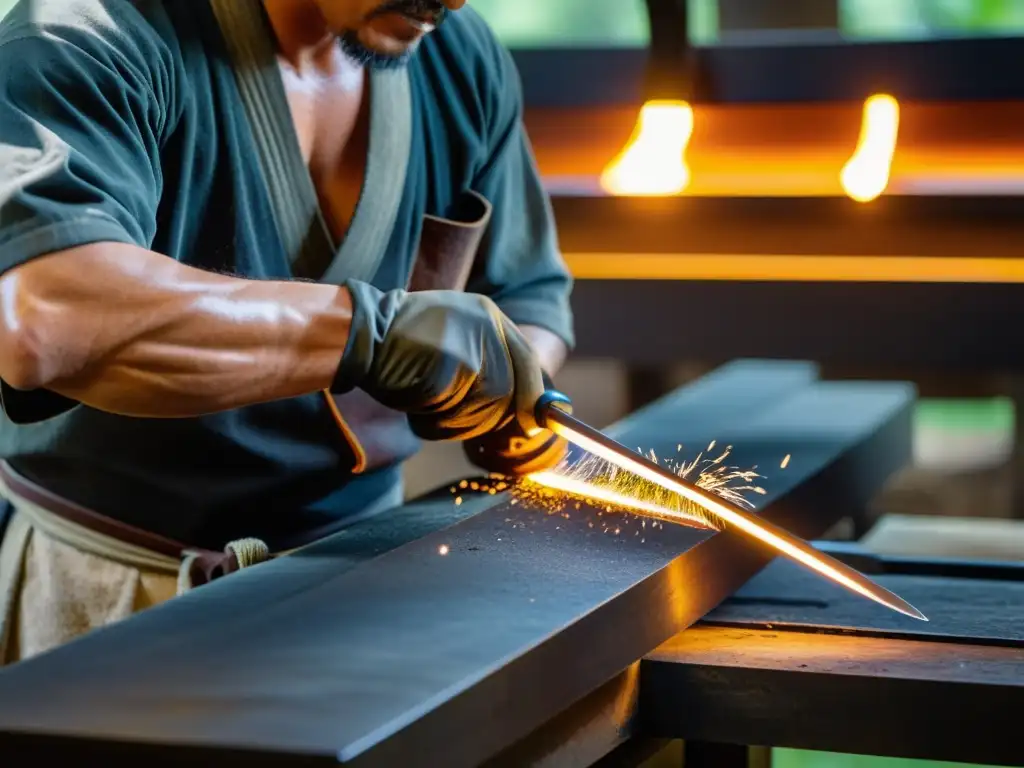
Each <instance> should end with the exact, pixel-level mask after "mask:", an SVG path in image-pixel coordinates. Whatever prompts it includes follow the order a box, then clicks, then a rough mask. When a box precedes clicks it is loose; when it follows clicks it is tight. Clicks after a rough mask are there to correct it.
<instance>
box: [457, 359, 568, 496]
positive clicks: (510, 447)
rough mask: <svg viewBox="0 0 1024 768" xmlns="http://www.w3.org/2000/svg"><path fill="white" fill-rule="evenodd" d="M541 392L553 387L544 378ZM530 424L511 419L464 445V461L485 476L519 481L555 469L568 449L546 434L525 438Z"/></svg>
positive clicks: (536, 432)
mask: <svg viewBox="0 0 1024 768" xmlns="http://www.w3.org/2000/svg"><path fill="white" fill-rule="evenodd" d="M543 381H544V389H551V388H553V386H554V384H553V383H552V382H551V380H550V379H549V378H548V376H547V375H545V376H544V379H543ZM530 426H532V420H531V422H530V424H524V423H523V421H522V420H521V419H514V420H513V421H510V422H509V423H508V424H506V425H505V426H504V427H502V428H501V429H498V430H496V431H494V432H488V433H487V434H486V435H481V436H480V437H477V438H474V439H472V440H467V441H466V442H465V443H463V449H464V450H465V452H466V458H468V459H469V460H470V462H472V463H473V464H474V465H475V466H477V467H479V468H480V469H483V470H486V471H488V472H495V473H497V474H501V475H506V476H509V477H521V476H523V475H529V474H531V473H533V472H543V471H544V470H548V469H554V467H556V466H557V465H558V463H559V462H561V460H562V459H563V458H565V455H566V453H567V452H568V448H569V445H568V443H567V442H566V441H565V439H564V438H561V437H559V436H558V435H556V434H555V433H554V432H550V431H548V430H546V429H545V430H541V431H539V432H538V431H534V434H533V436H532V437H531V436H530V435H529V434H528V431H527V430H528V428H529V427H530Z"/></svg>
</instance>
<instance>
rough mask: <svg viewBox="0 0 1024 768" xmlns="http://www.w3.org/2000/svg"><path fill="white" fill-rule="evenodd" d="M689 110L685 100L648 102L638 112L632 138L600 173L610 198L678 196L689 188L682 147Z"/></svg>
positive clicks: (688, 134)
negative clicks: (621, 196)
mask: <svg viewBox="0 0 1024 768" xmlns="http://www.w3.org/2000/svg"><path fill="white" fill-rule="evenodd" d="M692 135H693V107H691V106H690V104H689V103H687V102H685V101H661V100H659V101H650V102H648V103H647V104H645V105H644V106H643V107H642V108H641V109H640V117H639V119H638V120H637V124H636V128H635V129H634V131H633V136H632V138H630V140H629V142H628V143H627V144H626V147H625V148H624V149H623V150H622V152H620V153H619V155H618V157H616V158H615V159H614V160H613V161H612V162H611V163H609V165H608V167H607V168H605V170H604V173H603V174H601V188H602V189H604V191H605V192H607V193H608V194H611V195H635V196H651V195H678V194H680V193H682V192H683V191H684V190H685V189H686V188H687V187H688V186H689V185H690V169H689V167H687V165H686V148H687V147H688V146H689V144H690V137H691V136H692Z"/></svg>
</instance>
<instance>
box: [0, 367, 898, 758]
mask: <svg viewBox="0 0 1024 768" xmlns="http://www.w3.org/2000/svg"><path fill="white" fill-rule="evenodd" d="M813 376H814V369H813V367H812V366H807V365H799V364H796V365H786V364H772V363H764V362H760V363H759V362H748V363H743V364H738V365H734V366H729V367H727V368H725V369H723V370H720V371H718V372H716V373H715V374H712V375H711V376H708V377H705V378H704V379H702V380H701V381H698V382H696V383H695V384H694V385H692V386H690V387H687V388H686V389H684V390H682V391H680V392H678V393H676V394H674V395H672V396H671V397H668V398H665V399H664V400H662V401H661V402H660V403H657V404H654V405H652V406H651V407H649V408H647V409H643V410H642V411H640V412H639V413H637V414H635V415H634V416H633V417H631V418H630V419H627V420H625V421H624V422H622V423H621V424H620V425H619V427H618V429H617V430H615V434H616V436H617V437H618V438H619V439H620V440H622V441H625V442H626V444H627V445H628V444H632V443H642V444H644V446H645V447H652V448H655V449H657V450H661V451H663V452H664V451H665V449H667V448H668V447H669V446H672V447H674V446H675V444H676V443H677V442H680V441H682V442H684V443H685V444H686V445H687V450H688V451H689V450H694V449H696V448H698V447H703V446H704V445H706V444H707V442H709V441H710V440H712V439H719V440H722V441H728V442H730V443H732V444H733V445H735V452H734V457H735V460H736V461H737V463H739V464H741V465H743V464H750V463H757V464H759V465H761V466H763V467H764V468H765V470H766V474H768V475H769V477H768V478H767V479H766V480H765V487H766V490H767V495H766V496H765V497H763V502H764V504H763V510H762V511H763V513H764V514H765V516H766V517H768V518H769V519H771V520H773V522H775V523H777V524H780V525H783V526H785V527H787V528H789V529H790V530H793V531H794V532H795V533H797V534H798V535H801V536H804V537H808V536H814V535H817V533H818V532H820V531H821V530H823V529H824V528H826V527H827V526H828V525H829V524H830V523H831V522H832V521H833V520H834V519H836V518H838V517H840V516H842V515H844V514H847V513H848V512H849V509H850V508H853V507H857V506H859V505H862V504H863V503H864V502H865V501H866V499H867V497H868V496H870V495H871V494H873V493H874V492H875V491H876V490H877V489H878V488H879V486H880V485H881V483H882V482H883V481H884V480H885V478H886V477H888V475H889V474H890V473H891V472H892V471H894V470H895V469H896V468H898V467H899V466H901V465H902V464H903V463H904V462H905V461H906V460H907V459H908V457H909V449H910V420H909V415H910V405H911V402H912V400H913V392H912V390H911V388H909V387H907V386H904V385H882V384H871V383H867V384H857V385H852V384H851V385H847V384H841V383H814V382H813V381H812V380H813ZM784 453H791V454H792V456H793V459H792V461H791V463H790V465H789V468H788V469H787V470H786V471H784V472H772V471H770V467H772V466H777V464H776V462H778V461H779V459H780V457H781V455H782V454H784ZM433 503H437V502H436V501H435V502H433ZM480 503H481V504H483V505H484V508H483V509H482V511H480V512H479V513H478V514H476V515H475V516H473V517H470V518H468V519H464V520H462V521H461V522H457V523H455V524H454V525H452V526H450V527H447V528H444V529H443V530H436V529H435V532H433V533H429V534H427V535H425V536H422V537H421V538H417V539H416V540H414V541H410V542H409V543H407V544H404V545H402V546H399V547H398V548H396V549H391V550H390V551H386V552H384V553H383V554H378V555H377V556H375V557H374V556H372V554H368V553H367V552H366V546H365V545H366V542H362V545H361V546H360V545H358V542H354V541H353V536H352V535H351V534H341V535H339V536H337V537H335V538H333V539H331V540H329V541H327V542H325V543H324V544H322V545H319V546H316V547H312V548H310V549H309V550H307V551H305V552H302V553H300V554H297V555H294V556H291V557H287V558H282V559H280V560H277V561H275V562H273V563H269V564H266V565H264V566H259V567H256V568H253V569H250V570H246V571H243V572H241V573H239V574H235V575H233V576H231V577H230V578H227V579H223V580H221V581H219V582H216V583H214V584H212V585H210V586H208V587H204V588H202V589H200V590H197V591H196V592H195V593H193V594H191V595H189V596H186V597H185V598H182V599H180V600H176V601H172V602H171V603H169V604H167V605H165V606H161V607H159V608H156V609H153V610H151V611H148V612H146V613H144V614H141V615H140V616H138V617H135V618H134V619H132V620H130V621H128V622H125V623H124V624H122V625H120V626H118V627H114V628H111V629H109V630H106V631H102V632H98V633H95V634H94V635H92V636H89V637H86V638H84V639H82V640H81V641H79V642H76V643H73V644H71V645H69V646H67V647H65V648H62V649H59V650H57V651H55V652H53V653H51V654H48V655H46V656H43V657H40V658H38V659H35V660H31V661H29V662H26V663H24V664H22V665H17V666H14V667H12V668H10V669H8V670H6V671H4V672H2V673H0V756H15V755H16V756H17V757H18V758H19V760H24V759H28V758H44V757H51V758H58V757H61V756H66V755H69V754H70V755H73V756H74V757H75V759H77V760H79V761H82V760H85V761H89V760H92V761H94V762H102V763H103V764H110V760H111V759H113V758H114V757H116V756H125V755H127V756H130V757H131V758H133V759H148V758H149V757H150V756H159V757H160V758H161V759H163V760H165V761H169V763H168V764H174V763H175V762H177V763H184V762H188V761H193V760H196V759H199V760H213V759H215V760H217V761H218V764H228V765H234V764H242V763H247V761H250V760H251V759H252V758H253V755H259V756H260V759H261V760H262V761H263V762H264V764H268V765H270V764H281V765H285V764H288V765H291V764H294V762H295V760H297V759H302V760H305V761H307V762H308V763H309V764H317V763H318V762H319V763H322V764H325V765H326V764H334V763H336V762H338V761H340V762H342V763H345V764H352V765H358V766H376V765H398V764H408V761H409V760H410V759H412V758H411V756H415V760H416V761H418V762H422V763H423V764H431V765H444V766H450V767H451V768H458V766H464V765H465V766H469V765H478V764H479V763H481V762H483V761H485V760H486V759H488V758H490V757H493V756H495V755H497V754H498V753H500V752H501V751H502V750H504V749H507V748H509V747H510V746H512V745H513V744H515V743H516V742H518V741H520V740H522V739H523V738H525V737H527V736H528V735H529V734H531V733H532V732H534V731H535V730H536V729H537V728H539V727H541V726H543V725H544V724H545V723H548V722H550V721H551V720H552V719H553V718H555V717H556V716H557V715H558V714H559V713H560V712H563V711H564V710H566V709H567V708H568V707H569V706H570V705H572V704H573V703H575V702H576V701H578V700H580V699H581V698H583V697H585V696H586V694H588V693H589V692H591V691H594V690H595V689H597V688H598V687H599V686H601V684H602V683H605V682H606V681H608V680H610V679H612V678H613V677H615V676H616V675H617V674H619V673H620V672H621V671H622V670H624V669H626V668H627V667H629V666H630V665H631V664H633V663H635V661H636V660H637V659H638V658H640V657H641V656H643V655H644V654H646V653H647V652H648V651H650V650H651V649H653V648H654V647H656V646H657V645H658V644H660V643H661V642H663V641H664V640H665V639H667V638H668V637H670V636H671V635H673V634H675V633H676V632H678V631H680V630H681V629H683V628H684V627H686V626H688V625H689V624H690V623H692V622H693V621H695V620H696V619H697V618H699V617H700V616H702V615H704V614H705V613H706V612H707V611H708V610H709V609H710V608H712V607H713V606H714V605H715V604H717V603H718V602H719V601H721V599H722V598H723V597H725V596H726V595H728V594H729V593H730V592H732V591H733V590H735V589H736V588H737V587H738V586H740V585H741V584H742V583H743V582H744V581H745V580H746V579H748V578H749V577H750V576H751V575H752V574H753V573H754V572H756V571H757V570H758V569H760V568H761V567H762V566H763V565H764V563H765V562H766V561H767V559H768V558H769V555H768V553H766V552H765V551H764V550H763V549H762V548H760V547H758V546H755V545H754V544H752V543H751V542H750V541H748V540H746V539H745V538H743V537H740V536H737V535H735V534H732V533H730V532H726V533H722V534H712V533H710V532H708V531H703V530H698V529H691V528H684V527H676V526H665V527H664V528H654V527H652V526H650V525H647V526H644V522H645V521H641V520H638V519H636V518H632V517H628V516H608V515H606V514H604V513H603V511H598V510H593V509H589V508H586V507H584V508H582V509H580V510H574V509H573V510H569V514H568V517H563V516H561V515H558V514H552V515H548V514H545V513H544V511H543V510H540V509H535V508H528V507H527V506H525V505H523V504H517V505H511V504H510V503H509V502H508V501H507V500H502V499H495V498H493V497H485V498H484V500H483V501H482V502H480ZM463 506H465V505H463ZM452 507H453V505H452V503H451V502H449V509H451V508H452ZM403 514H406V513H405V512H404V511H403V510H399V511H398V512H397V515H398V516H401V515H403ZM412 518H413V519H417V515H415V514H414V515H412ZM591 524H593V527H591ZM616 528H618V529H619V532H618V535H616V533H615V529H616ZM385 538H387V537H385ZM393 539H394V537H391V540H392V541H393ZM386 548H387V545H385V546H383V547H382V546H379V545H378V546H376V547H371V549H374V551H375V552H380V551H381V549H386ZM442 548H444V549H442ZM442 552H446V553H447V554H442ZM879 610H884V609H881V608H880V609H879ZM907 621H910V619H907Z"/></svg>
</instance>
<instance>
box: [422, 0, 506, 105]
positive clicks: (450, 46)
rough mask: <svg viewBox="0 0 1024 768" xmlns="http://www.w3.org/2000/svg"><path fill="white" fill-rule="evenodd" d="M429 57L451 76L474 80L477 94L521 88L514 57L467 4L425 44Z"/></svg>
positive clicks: (453, 14) (449, 18) (450, 15)
mask: <svg viewBox="0 0 1024 768" xmlns="http://www.w3.org/2000/svg"><path fill="white" fill-rule="evenodd" d="M425 48H426V49H427V51H425V52H426V53H427V55H428V56H430V57H431V58H432V59H434V60H435V61H436V62H438V64H437V66H440V67H443V68H444V69H446V70H447V71H448V73H449V74H450V75H453V76H455V77H456V78H457V79H463V78H465V79H467V80H469V81H471V84H472V86H473V87H474V90H475V91H476V93H477V94H478V95H486V94H487V93H488V91H489V90H494V89H497V91H498V92H499V93H501V92H505V91H506V90H507V89H509V88H510V87H515V86H516V85H518V83H516V82H508V79H509V78H510V77H511V78H516V77H517V73H516V71H515V65H514V64H512V59H511V56H510V54H509V52H508V50H507V49H506V48H505V46H504V45H503V44H502V43H501V41H500V40H499V39H498V36H497V35H496V34H495V33H494V30H493V29H491V26H490V25H489V24H488V23H487V21H486V20H484V18H483V17H482V16H481V15H480V14H479V13H477V12H476V11H475V10H473V9H472V8H471V7H469V6H468V5H467V6H465V7H464V8H462V9H461V10H459V11H456V12H454V13H451V14H449V16H448V19H447V20H446V21H445V22H444V24H442V25H441V26H440V27H439V28H438V29H437V31H436V32H434V33H433V34H432V35H431V36H430V37H429V38H428V39H427V41H426V45H425Z"/></svg>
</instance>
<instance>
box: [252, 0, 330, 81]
mask: <svg viewBox="0 0 1024 768" xmlns="http://www.w3.org/2000/svg"><path fill="white" fill-rule="evenodd" d="M263 6H264V8H266V11H267V17H268V18H269V19H270V26H271V27H272V28H273V30H274V35H275V37H276V38H277V47H278V52H279V53H280V54H281V56H282V57H284V59H285V60H286V61H288V63H289V64H291V65H292V66H293V67H294V68H295V69H296V70H298V71H302V70H303V69H306V68H309V67H313V68H317V69H319V68H321V67H322V66H323V65H324V64H328V63H329V62H330V61H331V58H332V56H331V54H332V51H333V48H334V42H335V37H334V35H333V34H332V33H331V31H330V30H329V29H328V27H327V22H326V21H325V20H324V17H323V15H322V14H321V13H320V9H319V8H318V7H317V5H316V3H315V2H312V0H263Z"/></svg>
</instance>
